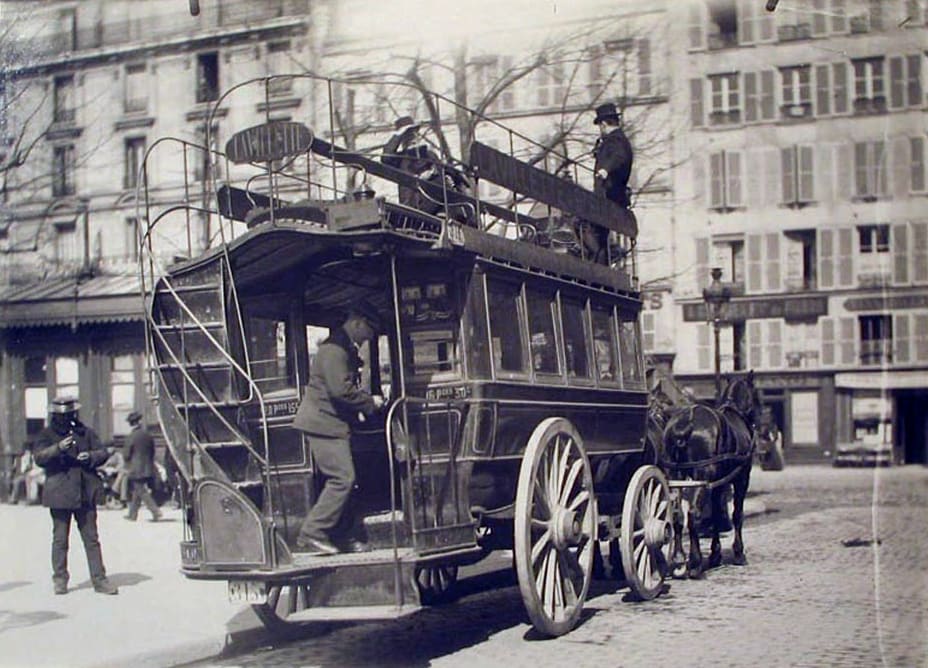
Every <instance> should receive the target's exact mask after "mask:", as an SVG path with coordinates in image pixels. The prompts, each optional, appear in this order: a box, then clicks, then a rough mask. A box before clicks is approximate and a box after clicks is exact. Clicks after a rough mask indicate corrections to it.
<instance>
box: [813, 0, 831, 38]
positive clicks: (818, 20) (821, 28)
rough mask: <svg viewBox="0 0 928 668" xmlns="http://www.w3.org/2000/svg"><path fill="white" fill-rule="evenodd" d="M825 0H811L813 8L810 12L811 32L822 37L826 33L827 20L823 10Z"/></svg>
mask: <svg viewBox="0 0 928 668" xmlns="http://www.w3.org/2000/svg"><path fill="white" fill-rule="evenodd" d="M826 2H827V0H813V2H812V8H813V9H814V10H815V11H814V13H813V14H812V34H813V35H815V36H816V37H822V36H824V35H827V34H828V20H827V15H826V12H825V9H826V8H825V3H826Z"/></svg>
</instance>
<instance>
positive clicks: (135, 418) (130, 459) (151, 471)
mask: <svg viewBox="0 0 928 668" xmlns="http://www.w3.org/2000/svg"><path fill="white" fill-rule="evenodd" d="M126 420H127V421H128V422H129V424H130V425H132V432H131V433H130V434H129V451H128V453H126V468H127V470H128V477H129V514H128V515H126V519H127V520H131V521H133V522H134V521H135V520H136V519H137V518H138V515H139V506H140V505H141V504H142V503H144V504H145V507H146V508H148V511H149V512H150V513H151V521H152V522H157V521H158V520H160V519H161V511H160V510H159V509H158V504H157V503H155V500H154V499H153V498H152V496H151V486H152V484H153V483H154V478H155V439H153V438H152V437H151V434H149V433H148V431H147V430H146V429H144V428H143V427H142V414H141V413H138V412H137V411H132V412H131V413H129V417H127V418H126Z"/></svg>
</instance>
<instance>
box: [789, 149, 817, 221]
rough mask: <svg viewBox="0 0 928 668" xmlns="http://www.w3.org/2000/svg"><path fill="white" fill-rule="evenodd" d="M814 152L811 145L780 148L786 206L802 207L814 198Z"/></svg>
mask: <svg viewBox="0 0 928 668" xmlns="http://www.w3.org/2000/svg"><path fill="white" fill-rule="evenodd" d="M814 152H815V149H814V147H813V146H788V147H786V148H783V149H781V150H780V165H781V168H782V170H783V204H785V205H786V206H789V207H802V206H805V205H806V204H809V203H810V202H812V201H814V200H815V182H814V173H815V159H814Z"/></svg>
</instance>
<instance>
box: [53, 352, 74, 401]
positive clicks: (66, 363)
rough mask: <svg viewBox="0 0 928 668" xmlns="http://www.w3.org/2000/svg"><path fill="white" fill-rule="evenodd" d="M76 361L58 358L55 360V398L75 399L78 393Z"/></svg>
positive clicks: (68, 358) (70, 358)
mask: <svg viewBox="0 0 928 668" xmlns="http://www.w3.org/2000/svg"><path fill="white" fill-rule="evenodd" d="M78 369H79V365H78V363H77V359H76V358H74V357H58V358H56V359H55V396H56V397H57V396H62V395H64V396H70V397H77V396H78V395H79V393H80V388H79V385H78Z"/></svg>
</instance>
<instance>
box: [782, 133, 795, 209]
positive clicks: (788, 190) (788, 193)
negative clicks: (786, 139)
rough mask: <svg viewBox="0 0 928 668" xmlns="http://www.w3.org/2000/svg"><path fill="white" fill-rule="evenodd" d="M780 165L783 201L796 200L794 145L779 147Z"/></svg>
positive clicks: (791, 201)
mask: <svg viewBox="0 0 928 668" xmlns="http://www.w3.org/2000/svg"><path fill="white" fill-rule="evenodd" d="M780 167H781V169H782V178H781V179H780V182H781V183H782V184H783V203H784V204H792V203H793V202H795V201H796V187H795V186H796V147H795V146H787V147H786V148H782V149H780Z"/></svg>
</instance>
